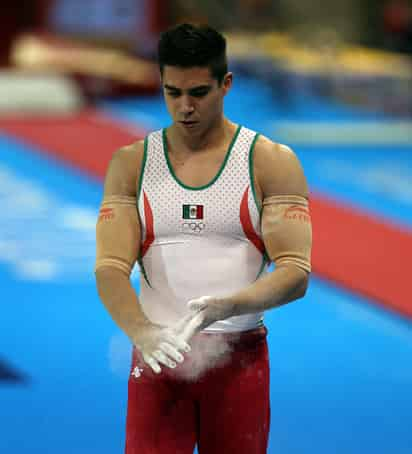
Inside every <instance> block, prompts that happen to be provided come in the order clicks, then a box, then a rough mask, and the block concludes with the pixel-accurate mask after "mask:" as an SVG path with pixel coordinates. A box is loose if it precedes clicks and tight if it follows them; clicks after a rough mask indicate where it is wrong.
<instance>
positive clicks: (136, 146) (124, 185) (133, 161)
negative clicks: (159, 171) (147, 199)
mask: <svg viewBox="0 0 412 454" xmlns="http://www.w3.org/2000/svg"><path fill="white" fill-rule="evenodd" d="M143 158H144V141H143V140H139V141H136V142H134V143H132V144H129V145H126V146H123V147H121V148H119V149H118V150H116V151H115V152H114V153H113V155H112V158H111V161H110V163H109V167H108V170H107V173H106V178H105V194H106V195H113V194H116V195H128V196H135V195H136V188H137V186H138V184H139V177H140V171H141V168H142V165H143Z"/></svg>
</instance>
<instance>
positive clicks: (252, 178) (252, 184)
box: [249, 134, 263, 219]
mask: <svg viewBox="0 0 412 454" xmlns="http://www.w3.org/2000/svg"><path fill="white" fill-rule="evenodd" d="M259 136H260V134H256V135H255V137H254V138H253V141H252V144H251V145H250V150H249V178H250V187H251V188H252V193H253V200H254V201H255V204H256V208H257V210H258V213H259V217H260V219H262V208H263V207H262V205H261V204H260V203H259V201H258V198H257V195H256V188H255V172H254V170H253V154H254V151H255V144H256V141H257V139H258V137H259Z"/></svg>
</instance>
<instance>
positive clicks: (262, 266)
mask: <svg viewBox="0 0 412 454" xmlns="http://www.w3.org/2000/svg"><path fill="white" fill-rule="evenodd" d="M266 264H267V255H266V253H265V254H263V255H262V265H260V270H259V272H258V274H257V276H256V279H255V281H257V280H258V279H259V278H260V276H261V274H262V273H263V270H264V269H265V266H266Z"/></svg>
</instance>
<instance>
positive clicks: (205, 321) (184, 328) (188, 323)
mask: <svg viewBox="0 0 412 454" xmlns="http://www.w3.org/2000/svg"><path fill="white" fill-rule="evenodd" d="M187 305H188V307H189V309H190V313H189V314H188V315H187V316H186V317H185V318H184V323H182V322H179V325H180V328H177V329H176V331H177V332H178V333H179V334H178V336H179V338H180V339H182V340H183V341H185V342H188V341H189V339H190V338H191V337H192V336H193V335H194V334H195V333H197V332H199V331H201V330H202V329H205V328H207V327H208V326H209V325H211V324H212V323H214V322H216V321H218V320H224V319H226V318H228V317H231V316H233V315H234V313H233V304H232V303H230V302H229V300H226V299H223V298H215V297H213V296H201V297H200V298H196V299H193V300H190V301H189V302H188V303H187Z"/></svg>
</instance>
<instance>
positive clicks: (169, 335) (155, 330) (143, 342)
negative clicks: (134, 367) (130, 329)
mask: <svg viewBox="0 0 412 454" xmlns="http://www.w3.org/2000/svg"><path fill="white" fill-rule="evenodd" d="M133 343H134V345H135V346H136V348H137V349H138V350H140V352H141V353H142V356H143V360H144V362H145V363H146V364H148V365H149V366H150V367H151V369H152V370H153V371H154V372H155V373H156V374H159V373H160V372H161V370H162V369H161V367H160V364H163V365H164V366H167V367H170V368H171V369H174V368H175V367H176V363H182V362H183V360H184V357H183V355H182V354H181V353H180V352H179V350H180V351H181V352H189V351H190V346H189V345H188V344H187V343H186V342H185V341H184V340H183V339H182V338H180V337H178V336H177V335H176V332H175V331H174V330H173V329H171V328H165V327H161V326H158V325H155V324H153V323H150V324H146V325H142V326H141V327H140V328H139V330H138V332H137V334H136V335H135V337H134V339H133Z"/></svg>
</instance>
